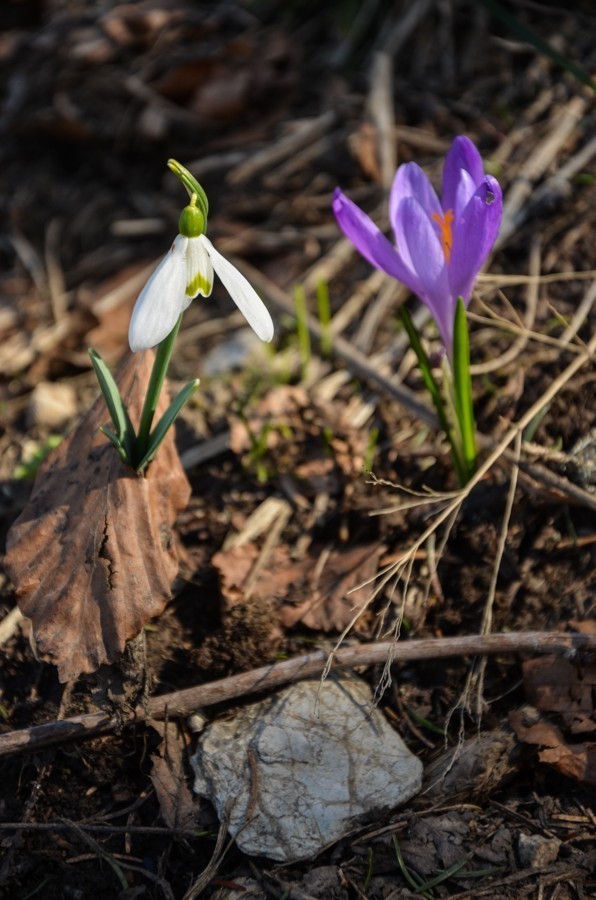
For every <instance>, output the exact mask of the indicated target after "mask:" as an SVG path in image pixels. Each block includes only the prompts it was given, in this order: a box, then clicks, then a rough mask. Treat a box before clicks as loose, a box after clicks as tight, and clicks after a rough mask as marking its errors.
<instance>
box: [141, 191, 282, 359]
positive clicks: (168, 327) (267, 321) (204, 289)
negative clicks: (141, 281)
mask: <svg viewBox="0 0 596 900" xmlns="http://www.w3.org/2000/svg"><path fill="white" fill-rule="evenodd" d="M178 227H179V232H180V233H179V234H178V236H177V237H176V239H175V240H174V243H173V244H172V246H171V247H170V250H169V252H168V253H167V254H166V256H165V257H164V258H163V259H162V261H161V262H160V264H159V265H158V267H157V268H156V270H155V271H154V272H153V274H152V275H151V277H150V278H149V281H148V282H147V284H146V285H145V287H144V288H143V290H142V291H141V293H140V294H139V297H138V299H137V302H136V304H135V308H134V310H133V313H132V318H131V320H130V328H129V331H128V342H129V344H130V349H131V350H132V351H133V352H135V351H137V350H147V349H148V348H149V347H155V346H156V345H157V344H159V343H161V341H163V340H164V338H166V337H167V336H168V335H169V334H170V332H171V331H172V329H173V328H174V326H175V325H176V322H177V321H178V318H179V317H180V315H181V314H182V313H183V312H184V310H185V309H186V308H187V306H188V305H189V303H190V302H191V300H194V298H195V297H197V296H198V295H199V294H201V295H202V296H203V297H208V296H209V295H210V294H211V291H212V289H213V272H214V270H215V272H216V273H217V275H219V278H220V280H221V281H222V283H223V285H224V287H225V288H226V290H227V291H228V293H229V295H230V297H231V298H232V300H233V301H234V303H235V304H236V306H237V307H238V309H239V310H240V312H241V313H242V315H243V316H244V318H245V319H246V321H247V322H248V324H249V325H250V327H251V328H252V329H253V330H254V331H255V332H256V334H257V336H258V337H260V338H261V340H262V341H270V340H271V339H272V337H273V322H272V320H271V316H270V315H269V313H268V311H267V309H266V307H265V305H264V303H263V301H262V300H261V298H260V297H259V295H258V294H257V292H256V291H255V290H254V288H253V287H251V285H250V284H249V283H248V281H247V280H246V278H245V277H244V275H241V274H240V272H239V271H238V269H236V267H235V266H233V265H232V264H231V263H230V262H228V260H227V259H225V257H223V256H222V255H221V253H219V252H218V251H217V250H216V249H215V247H214V246H213V244H212V243H211V241H210V240H209V238H208V237H207V236H206V235H205V233H204V232H205V216H204V215H203V213H202V211H201V210H200V209H198V208H197V197H196V195H194V194H193V195H192V196H191V199H190V205H189V206H187V207H186V208H185V209H184V210H183V212H182V214H181V216H180V221H179V225H178Z"/></svg>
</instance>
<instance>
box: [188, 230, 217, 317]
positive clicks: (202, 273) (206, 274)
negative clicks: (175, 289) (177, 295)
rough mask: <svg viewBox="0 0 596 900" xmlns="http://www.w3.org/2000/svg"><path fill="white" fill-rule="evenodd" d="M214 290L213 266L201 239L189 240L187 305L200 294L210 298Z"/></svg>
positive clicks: (192, 238) (193, 238)
mask: <svg viewBox="0 0 596 900" xmlns="http://www.w3.org/2000/svg"><path fill="white" fill-rule="evenodd" d="M212 290H213V266H212V265H211V260H210V259H209V254H208V253H207V249H206V247H204V246H203V244H202V243H201V240H200V238H198V237H191V238H188V246H187V248H186V301H185V302H186V305H185V307H184V308H185V309H186V307H187V306H188V304H189V303H190V301H191V300H193V299H194V298H195V297H196V296H197V295H198V294H202V295H203V297H208V296H209V295H210V293H211V291H212Z"/></svg>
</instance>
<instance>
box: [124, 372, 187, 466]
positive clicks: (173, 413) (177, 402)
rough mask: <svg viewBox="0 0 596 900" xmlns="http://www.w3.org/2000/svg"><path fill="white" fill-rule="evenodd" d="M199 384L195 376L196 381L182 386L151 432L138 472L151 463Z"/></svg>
mask: <svg viewBox="0 0 596 900" xmlns="http://www.w3.org/2000/svg"><path fill="white" fill-rule="evenodd" d="M198 386H199V379H198V378H195V379H194V381H189V382H188V384H187V385H186V387H183V388H182V390H181V391H180V392H179V393H178V394H177V395H176V397H175V398H174V400H173V401H172V403H171V404H170V405H169V406H168V408H167V409H166V411H165V413H164V414H163V416H162V417H161V419H160V420H159V422H158V423H157V425H156V426H155V428H154V429H153V431H152V432H151V436H150V438H149V447H148V449H147V452H146V454H145V456H144V457H143V458H142V459H141V461H140V462H139V463H138V465H137V467H136V469H137V472H142V471H143V469H145V468H146V467H147V466H148V465H149V463H150V462H151V460H152V459H153V457H154V456H155V454H156V453H157V451H158V450H159V446H160V444H161V442H162V441H163V439H164V438H165V436H166V434H167V433H168V430H169V428H170V427H171V426H172V425H173V424H174V422H175V421H176V418H177V417H178V414H179V412H180V410H181V409H182V408H183V407H184V406H185V404H186V403H188V401H189V400H190V398H191V397H192V395H193V394H194V392H195V391H196V389H197V388H198Z"/></svg>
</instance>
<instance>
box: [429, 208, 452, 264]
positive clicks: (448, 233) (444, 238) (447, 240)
mask: <svg viewBox="0 0 596 900" xmlns="http://www.w3.org/2000/svg"><path fill="white" fill-rule="evenodd" d="M432 218H433V219H434V220H435V222H436V223H437V225H438V226H439V228H440V230H441V244H442V246H443V253H444V254H445V261H446V262H449V260H450V258H451V248H452V247H453V230H452V228H451V226H452V224H453V219H454V215H453V210H452V209H448V210H447V212H445V213H443V215H441V214H440V213H433V214H432Z"/></svg>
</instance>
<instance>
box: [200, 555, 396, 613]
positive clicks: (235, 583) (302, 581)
mask: <svg viewBox="0 0 596 900" xmlns="http://www.w3.org/2000/svg"><path fill="white" fill-rule="evenodd" d="M382 551H383V547H382V546H381V545H380V544H376V543H375V544H367V545H365V546H358V547H352V548H350V549H345V548H342V549H339V550H333V551H331V553H330V554H329V557H328V559H326V560H325V561H324V564H323V566H322V568H321V566H320V565H319V563H320V560H321V552H320V549H319V551H318V555H317V554H312V555H308V556H306V557H305V558H304V559H300V560H296V561H292V559H291V557H290V554H289V550H288V548H287V547H284V546H278V547H275V548H274V550H273V551H272V552H271V553H270V554H269V556H268V557H267V561H266V563H265V565H264V566H263V567H262V568H261V569H259V571H258V573H257V575H256V578H255V579H254V582H253V580H252V579H250V575H251V572H252V570H253V566H254V564H255V562H256V560H257V558H258V555H259V551H258V548H257V547H256V546H255V545H254V544H243V545H242V546H241V547H234V548H232V549H230V550H225V551H221V552H220V553H216V554H215V556H214V557H213V565H214V566H215V568H216V569H217V571H218V573H219V578H220V589H221V592H222V596H223V597H224V599H225V600H226V602H227V604H228V606H229V607H232V606H238V605H239V604H241V603H243V602H244V601H245V599H246V585H247V584H248V583H249V579H250V584H251V592H250V596H251V597H253V598H260V599H262V600H269V601H271V600H274V601H276V602H277V605H278V608H279V610H280V614H279V616H280V621H281V623H282V625H283V626H284V627H285V628H292V627H293V626H294V625H297V624H298V623H299V622H300V623H301V624H302V625H306V627H307V628H312V629H313V630H314V631H342V630H343V629H344V628H345V627H346V625H348V623H349V622H351V621H352V619H353V617H354V614H355V612H356V610H357V609H358V607H362V606H363V605H364V604H365V603H366V602H367V600H368V599H369V597H370V593H371V587H370V585H368V586H365V587H362V588H359V587H358V585H360V584H362V583H363V582H365V581H368V580H369V579H370V578H373V577H374V575H375V574H376V572H377V567H378V561H379V556H380V554H381V552H382ZM354 588H356V590H353V589H354ZM350 591H352V593H350Z"/></svg>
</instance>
